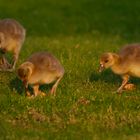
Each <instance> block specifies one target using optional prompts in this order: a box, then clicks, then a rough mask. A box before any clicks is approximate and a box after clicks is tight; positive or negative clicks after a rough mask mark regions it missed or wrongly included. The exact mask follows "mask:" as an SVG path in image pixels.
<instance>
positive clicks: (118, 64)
mask: <svg viewBox="0 0 140 140" xmlns="http://www.w3.org/2000/svg"><path fill="white" fill-rule="evenodd" d="M113 57H114V63H113V65H112V66H111V70H112V71H113V72H114V73H116V74H122V73H123V69H122V67H121V62H122V61H121V57H120V56H119V55H118V54H113Z"/></svg>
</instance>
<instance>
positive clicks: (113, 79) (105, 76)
mask: <svg viewBox="0 0 140 140" xmlns="http://www.w3.org/2000/svg"><path fill="white" fill-rule="evenodd" d="M89 79H90V82H97V81H103V82H106V83H114V84H116V83H120V84H121V82H122V79H121V76H119V75H116V74H114V73H112V72H111V71H110V70H106V71H103V72H102V73H97V72H96V73H95V72H93V73H91V75H90V77H89ZM128 83H133V84H136V85H139V84H140V78H137V77H131V76H130V79H129V81H128Z"/></svg>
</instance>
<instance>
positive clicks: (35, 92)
mask: <svg viewBox="0 0 140 140" xmlns="http://www.w3.org/2000/svg"><path fill="white" fill-rule="evenodd" d="M33 92H34V96H35V97H36V96H38V95H39V85H38V84H37V85H34V86H33Z"/></svg>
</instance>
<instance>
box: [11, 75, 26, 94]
mask: <svg viewBox="0 0 140 140" xmlns="http://www.w3.org/2000/svg"><path fill="white" fill-rule="evenodd" d="M10 88H11V90H13V89H14V90H15V91H16V92H17V93H18V94H20V95H22V94H23V93H24V92H25V90H24V86H23V83H22V81H21V80H20V79H18V78H17V77H16V78H15V79H13V80H12V81H11V82H10Z"/></svg>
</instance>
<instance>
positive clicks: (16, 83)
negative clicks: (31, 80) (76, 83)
mask: <svg viewBox="0 0 140 140" xmlns="http://www.w3.org/2000/svg"><path fill="white" fill-rule="evenodd" d="M52 86H53V84H49V85H47V84H44V85H40V87H39V89H40V90H41V91H43V92H45V93H48V92H50V90H51V88H52ZM10 89H11V90H13V89H14V90H15V91H16V92H17V93H18V94H20V95H24V94H25V89H24V85H23V83H22V81H21V80H20V79H18V78H17V77H16V78H15V79H13V80H12V81H11V82H10ZM28 90H29V91H30V93H31V94H33V89H32V86H31V85H29V86H28ZM46 91H47V92H46Z"/></svg>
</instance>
